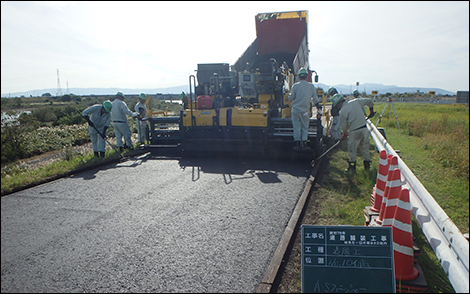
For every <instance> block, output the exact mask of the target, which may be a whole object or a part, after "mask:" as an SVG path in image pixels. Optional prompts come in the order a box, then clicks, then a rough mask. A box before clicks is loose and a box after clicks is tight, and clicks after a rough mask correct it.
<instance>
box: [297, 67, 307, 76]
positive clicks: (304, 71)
mask: <svg viewBox="0 0 470 294" xmlns="http://www.w3.org/2000/svg"><path fill="white" fill-rule="evenodd" d="M301 75H308V71H307V69H306V68H304V67H302V68H301V69H299V76H301Z"/></svg>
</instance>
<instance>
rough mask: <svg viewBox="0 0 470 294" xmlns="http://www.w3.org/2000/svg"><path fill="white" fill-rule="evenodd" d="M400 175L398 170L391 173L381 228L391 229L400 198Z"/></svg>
mask: <svg viewBox="0 0 470 294" xmlns="http://www.w3.org/2000/svg"><path fill="white" fill-rule="evenodd" d="M401 185H402V183H401V173H400V169H398V168H396V169H394V170H393V173H392V180H391V181H390V185H389V186H390V189H389V191H388V195H387V203H385V207H384V213H383V218H382V226H383V227H391V226H392V221H393V217H394V216H395V211H396V208H397V205H398V198H400V192H401Z"/></svg>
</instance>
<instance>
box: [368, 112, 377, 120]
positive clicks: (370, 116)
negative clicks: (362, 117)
mask: <svg viewBox="0 0 470 294" xmlns="http://www.w3.org/2000/svg"><path fill="white" fill-rule="evenodd" d="M376 113H377V112H376V111H373V110H371V111H370V112H369V115H368V116H367V119H370V118H373V117H374V115H375V114H376Z"/></svg>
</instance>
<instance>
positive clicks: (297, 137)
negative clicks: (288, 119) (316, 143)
mask: <svg viewBox="0 0 470 294" xmlns="http://www.w3.org/2000/svg"><path fill="white" fill-rule="evenodd" d="M312 98H313V104H317V103H318V102H319V100H318V96H317V90H316V88H315V86H314V85H313V84H312V83H309V82H307V81H306V80H300V81H299V82H297V83H295V84H294V85H293V86H292V88H291V92H290V93H289V100H290V101H292V127H293V129H294V141H307V138H308V123H309V120H310V116H309V113H308V111H309V109H310V103H312Z"/></svg>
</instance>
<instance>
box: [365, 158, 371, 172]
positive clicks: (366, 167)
mask: <svg viewBox="0 0 470 294" xmlns="http://www.w3.org/2000/svg"><path fill="white" fill-rule="evenodd" d="M370 163H371V161H370V160H364V169H365V170H370Z"/></svg>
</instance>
